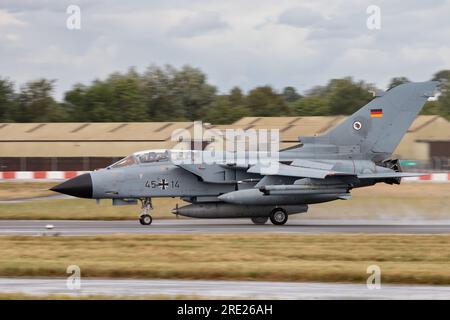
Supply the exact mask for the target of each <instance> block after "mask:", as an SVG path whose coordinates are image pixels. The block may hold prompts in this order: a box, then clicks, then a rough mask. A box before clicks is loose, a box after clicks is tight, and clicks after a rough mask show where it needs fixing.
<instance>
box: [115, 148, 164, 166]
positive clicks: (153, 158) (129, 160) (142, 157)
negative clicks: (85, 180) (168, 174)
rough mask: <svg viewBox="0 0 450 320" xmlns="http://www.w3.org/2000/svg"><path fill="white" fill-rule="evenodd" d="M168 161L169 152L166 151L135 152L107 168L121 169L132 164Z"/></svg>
mask: <svg viewBox="0 0 450 320" xmlns="http://www.w3.org/2000/svg"><path fill="white" fill-rule="evenodd" d="M168 160H169V151H168V150H147V151H141V152H136V153H134V154H132V155H129V156H127V157H125V158H123V159H121V160H119V161H117V162H116V163H113V164H112V165H110V166H109V167H108V168H110V169H115V168H123V167H128V166H131V165H134V164H140V163H152V162H166V161H168Z"/></svg>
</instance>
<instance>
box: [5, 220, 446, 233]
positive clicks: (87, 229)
mask: <svg viewBox="0 0 450 320" xmlns="http://www.w3.org/2000/svg"><path fill="white" fill-rule="evenodd" d="M49 225H50V226H52V227H53V228H52V229H48V228H46V226H49ZM196 233H206V234H219V233H298V234H321V233H370V234H377V233H378V234H381V233H385V234H448V233H450V221H448V220H442V221H425V222H424V221H412V222H411V221H410V222H402V221H391V220H359V221H355V220H348V219H342V220H341V219H339V220H338V219H334V220H314V219H305V220H303V219H292V220H291V221H288V223H287V224H286V225H284V226H274V225H272V224H270V223H267V224H266V225H254V224H252V223H251V222H250V221H249V220H248V219H233V220H229V219H219V220H188V219H179V220H175V219H174V220H157V219H154V221H153V224H152V225H151V226H142V225H140V224H139V223H138V221H77V220H1V221H0V235H62V236H74V235H76V236H82V235H101V234H196Z"/></svg>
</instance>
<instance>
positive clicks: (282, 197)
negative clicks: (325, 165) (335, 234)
mask: <svg viewBox="0 0 450 320" xmlns="http://www.w3.org/2000/svg"><path fill="white" fill-rule="evenodd" d="M348 195H349V193H348V192H347V190H346V189H329V190H327V191H324V189H320V190H319V189H317V190H308V189H306V190H284V191H283V190H278V191H270V193H269V194H267V193H263V192H261V191H260V190H259V189H246V190H238V191H232V192H228V193H225V194H223V195H220V196H219V197H218V198H219V199H220V200H221V201H223V202H226V203H232V204H239V205H294V204H306V203H320V202H326V201H331V200H336V199H342V198H345V197H347V196H348Z"/></svg>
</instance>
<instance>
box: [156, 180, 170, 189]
mask: <svg viewBox="0 0 450 320" xmlns="http://www.w3.org/2000/svg"><path fill="white" fill-rule="evenodd" d="M158 186H159V187H160V188H161V190H166V189H167V188H168V187H169V183H168V182H167V180H166V179H161V181H160V182H159V183H158Z"/></svg>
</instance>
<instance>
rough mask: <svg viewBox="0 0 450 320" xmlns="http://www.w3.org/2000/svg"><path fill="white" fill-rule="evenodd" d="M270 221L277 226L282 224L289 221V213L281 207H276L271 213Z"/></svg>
mask: <svg viewBox="0 0 450 320" xmlns="http://www.w3.org/2000/svg"><path fill="white" fill-rule="evenodd" d="M270 221H271V222H272V223H273V224H274V225H277V226H281V225H283V224H285V223H286V222H287V221H288V214H287V213H286V211H284V210H283V209H281V208H277V209H274V210H273V211H272V212H271V213H270Z"/></svg>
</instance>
